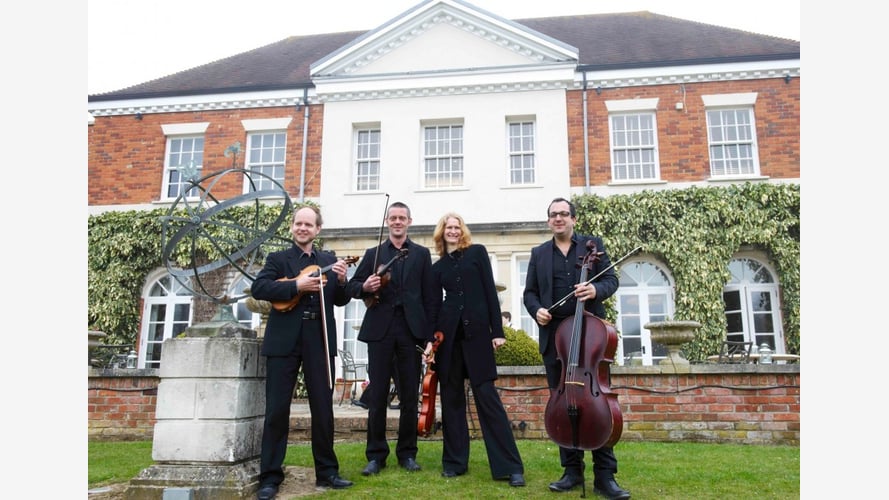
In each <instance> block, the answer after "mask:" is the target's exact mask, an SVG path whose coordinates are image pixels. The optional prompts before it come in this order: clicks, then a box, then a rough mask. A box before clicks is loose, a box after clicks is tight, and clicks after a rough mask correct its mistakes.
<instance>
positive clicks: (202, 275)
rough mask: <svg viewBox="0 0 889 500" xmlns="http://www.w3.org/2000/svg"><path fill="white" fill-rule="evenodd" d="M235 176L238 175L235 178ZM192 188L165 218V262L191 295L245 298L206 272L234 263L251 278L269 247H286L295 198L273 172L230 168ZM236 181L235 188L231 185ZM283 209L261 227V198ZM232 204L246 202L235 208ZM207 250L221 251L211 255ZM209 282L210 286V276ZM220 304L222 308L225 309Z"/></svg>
mask: <svg viewBox="0 0 889 500" xmlns="http://www.w3.org/2000/svg"><path fill="white" fill-rule="evenodd" d="M183 170H184V171H185V172H184V176H185V177H186V178H189V175H188V174H191V176H192V177H194V176H195V172H194V170H192V171H191V172H188V169H183ZM232 176H237V177H238V178H237V179H235V180H232V179H231V177H232ZM189 182H190V183H191V185H192V187H190V188H188V189H184V190H183V191H182V193H181V194H180V195H179V197H178V198H176V201H175V202H174V203H173V205H172V206H171V207H170V210H169V212H167V215H166V216H164V217H162V223H163V234H162V236H161V246H162V248H163V256H162V259H163V262H164V265H165V266H166V269H167V271H168V272H169V273H170V274H171V275H172V276H173V277H174V278H175V279H176V281H178V282H179V283H180V284H182V286H184V287H185V288H187V289H188V290H190V291H191V292H192V293H193V294H196V295H201V296H203V297H206V298H208V299H210V300H212V301H213V302H215V303H217V304H219V305H225V304H231V303H234V302H237V301H239V300H240V299H242V298H244V297H247V294H246V293H243V294H237V293H235V294H233V295H228V294H227V293H224V292H220V290H218V286H216V287H214V286H208V283H205V281H207V275H208V273H211V272H213V271H216V270H218V269H220V268H223V267H226V266H232V267H234V269H236V270H237V271H238V272H240V273H241V274H242V275H244V276H246V277H247V278H249V279H250V280H251V281H252V280H253V279H255V275H254V274H252V273H253V272H255V271H256V270H258V269H261V267H262V265H263V262H264V259H265V255H266V254H267V253H268V251H269V250H270V248H271V247H275V249H280V248H286V246H287V245H290V244H291V241H290V240H289V239H286V238H283V237H281V236H277V231H278V228H279V227H280V226H281V224H284V223H285V221H287V220H288V215H289V214H290V212H291V206H292V202H291V200H290V196H288V194H287V191H285V190H284V187H283V186H281V184H280V183H278V182H277V181H275V180H274V179H273V178H271V177H270V176H268V175H266V174H263V173H261V172H257V171H253V170H245V169H241V168H230V169H227V170H222V171H219V172H216V173H212V174H209V175H207V176H204V177H202V178H200V179H192V178H189ZM245 185H246V186H248V187H249V190H248V192H247V193H246V194H242V195H239V196H236V197H233V198H227V199H223V200H220V199H219V197H218V196H216V195H214V193H213V190H214V188H216V189H217V190H222V189H225V190H227V191H230V190H232V189H238V190H240V189H242V186H245ZM233 186H234V187H233ZM282 199H283V201H284V202H283V203H282V204H280V211H279V212H278V213H277V215H276V217H275V219H274V220H273V222H272V223H271V224H270V225H267V227H261V222H262V221H261V220H260V219H261V217H260V215H261V214H260V206H261V203H262V201H263V200H274V201H275V202H278V201H280V200H282ZM234 207H246V210H241V211H239V213H236V211H235V210H232V209H233V208H234ZM207 255H221V257H219V258H216V259H215V260H211V259H209V258H207V257H206V256H207ZM184 258H185V259H187V262H183V259H184ZM210 281H211V283H210V284H211V285H212V281H213V280H210ZM221 309H222V308H220V310H221Z"/></svg>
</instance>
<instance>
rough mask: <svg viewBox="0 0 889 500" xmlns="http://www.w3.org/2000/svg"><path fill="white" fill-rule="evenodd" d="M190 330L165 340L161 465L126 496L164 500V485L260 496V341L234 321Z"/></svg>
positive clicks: (222, 495)
mask: <svg viewBox="0 0 889 500" xmlns="http://www.w3.org/2000/svg"><path fill="white" fill-rule="evenodd" d="M214 327H215V329H216V330H217V332H218V333H217V334H216V335H214V334H213V333H212V330H213V329H214ZM190 330H192V329H191V328H190V329H189V330H186V335H185V336H184V337H182V338H173V339H168V340H166V341H165V342H164V345H163V350H162V359H161V368H160V384H159V385H158V392H157V409H156V411H155V417H156V420H157V423H156V424H155V426H154V441H153V444H152V451H151V458H152V459H153V460H154V461H155V462H156V464H155V465H152V466H151V467H149V468H147V469H145V470H143V471H142V472H141V473H140V474H139V475H138V476H136V477H135V478H133V479H132V480H130V486H129V488H128V489H127V494H126V496H127V498H128V499H161V498H162V497H163V491H164V490H165V489H167V488H186V489H191V490H192V492H193V493H194V498H195V500H200V499H207V500H210V499H213V500H216V499H226V500H227V499H233V500H234V499H245V498H252V495H255V492H256V488H257V486H258V480H259V454H260V447H261V442H262V426H263V417H264V414H265V362H264V360H263V359H262V358H261V356H260V354H259V351H260V346H261V342H262V341H261V340H258V339H256V338H255V337H256V333H255V332H253V330H250V329H248V328H244V327H243V326H240V325H238V324H237V323H231V322H228V323H225V322H222V323H219V324H216V323H214V322H211V323H204V324H201V325H196V326H195V327H194V329H193V330H194V331H191V332H190V333H189V331H190Z"/></svg>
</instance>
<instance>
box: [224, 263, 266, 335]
mask: <svg viewBox="0 0 889 500" xmlns="http://www.w3.org/2000/svg"><path fill="white" fill-rule="evenodd" d="M251 284H252V281H250V279H248V278H247V277H246V276H244V275H241V276H240V277H239V278H238V279H236V280H235V281H234V283H232V286H231V287H230V288H229V291H228V295H229V296H230V297H239V296H241V295H244V290H245V289H247V288H250V285H251ZM231 307H232V314H234V315H235V318H236V319H237V320H238V323H240V324H242V325H244V326H246V327H247V328H252V329H254V330H256V329H257V328H259V323H260V321H261V319H262V315H261V314H259V313H255V312H253V311H251V310H250V309H248V308H247V297H244V298H242V299H241V300H239V301H237V302H235V303H233V304H232V305H231Z"/></svg>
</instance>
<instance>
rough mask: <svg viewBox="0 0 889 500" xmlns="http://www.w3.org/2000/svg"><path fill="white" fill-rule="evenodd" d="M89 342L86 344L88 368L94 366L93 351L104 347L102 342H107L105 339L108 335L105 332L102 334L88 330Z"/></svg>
mask: <svg viewBox="0 0 889 500" xmlns="http://www.w3.org/2000/svg"><path fill="white" fill-rule="evenodd" d="M86 334H87V342H86V360H87V366H90V367H92V366H93V351H95V350H96V347H98V346H100V345H102V341H103V340H105V337H107V336H108V335H107V334H106V333H105V332H100V331H98V330H87V331H86Z"/></svg>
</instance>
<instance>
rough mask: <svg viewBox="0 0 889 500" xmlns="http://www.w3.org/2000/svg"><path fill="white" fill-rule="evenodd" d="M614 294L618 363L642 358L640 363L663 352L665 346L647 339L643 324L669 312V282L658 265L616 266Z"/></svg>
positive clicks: (647, 332) (670, 295)
mask: <svg viewBox="0 0 889 500" xmlns="http://www.w3.org/2000/svg"><path fill="white" fill-rule="evenodd" d="M614 296H615V308H616V309H617V329H618V330H619V331H620V342H619V343H618V347H617V354H615V361H617V363H618V364H619V365H624V364H629V363H630V362H631V360H634V359H639V358H641V359H642V364H643V365H652V364H654V361H655V360H659V359H663V358H664V357H666V355H667V348H666V347H665V346H663V345H661V344H658V343H657V342H652V341H651V332H649V331H648V330H646V329H645V328H643V325H645V324H646V323H649V322H652V321H664V320H666V319H667V318H668V317H672V315H673V307H674V303H673V285H672V284H671V281H670V278H669V276H667V273H666V272H665V271H664V270H663V269H661V267H660V266H658V265H657V264H654V263H652V262H647V261H635V262H633V261H631V262H628V263H626V264H624V265H622V266H621V268H620V286H619V287H618V289H617V292H616V293H615V294H614Z"/></svg>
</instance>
